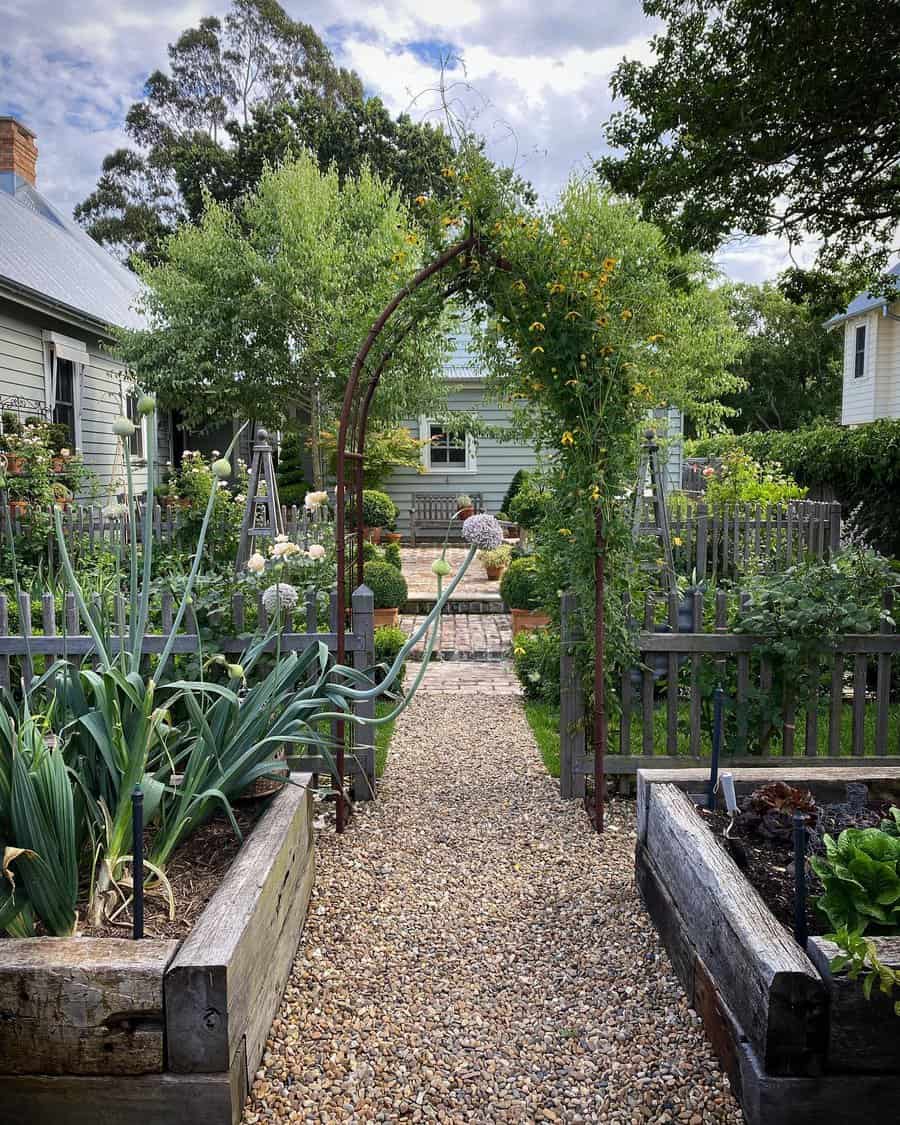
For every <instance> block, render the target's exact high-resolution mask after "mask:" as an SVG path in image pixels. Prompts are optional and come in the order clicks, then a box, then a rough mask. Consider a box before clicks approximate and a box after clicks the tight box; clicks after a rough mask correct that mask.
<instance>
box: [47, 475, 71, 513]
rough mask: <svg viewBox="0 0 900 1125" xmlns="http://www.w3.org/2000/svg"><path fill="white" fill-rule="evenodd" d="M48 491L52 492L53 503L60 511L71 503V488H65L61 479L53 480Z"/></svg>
mask: <svg viewBox="0 0 900 1125" xmlns="http://www.w3.org/2000/svg"><path fill="white" fill-rule="evenodd" d="M50 491H51V492H52V493H53V503H54V504H55V505H56V507H57V508H61V509H62V511H65V510H66V508H68V506H69V505H70V504H71V503H72V490H71V489H70V488H66V486H65V485H64V484H63V482H62V481H61V480H55V481H54V482H53V483H52V484H51V485H50Z"/></svg>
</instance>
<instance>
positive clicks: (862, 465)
mask: <svg viewBox="0 0 900 1125" xmlns="http://www.w3.org/2000/svg"><path fill="white" fill-rule="evenodd" d="M736 448H737V449H743V450H745V451H746V452H747V453H749V454H750V456H751V457H754V458H755V459H756V460H757V461H762V462H771V461H777V462H779V463H780V464H781V466H782V468H783V469H784V470H785V472H788V473H790V474H791V476H793V477H794V478H795V479H796V480H797V482H798V483H799V484H801V485H804V486H806V487H807V488H810V489H818V488H822V489H832V490H833V491H834V494H835V496H836V497H837V499H838V500H839V501H840V502H841V506H842V507H843V509H844V514H845V516H846V518H847V525H848V528H849V530H850V531H851V532H852V533H853V534H855V535H858V536H861V537H862V538H864V539H865V540H866V542H867V543H868V544H869V546H870V547H874V548H875V549H876V550H878V551H881V552H882V554H886V555H894V556H897V555H900V518H898V517H900V419H881V420H879V421H877V422H869V423H867V424H866V425H864V426H854V427H853V428H850V427H845V426H833V425H821V426H811V427H808V428H807V429H803V430H787V431H785V430H766V431H762V432H757V433H748V434H741V435H740V436H738V435H735V434H719V435H717V436H716V437H713V438H706V439H704V440H702V441H697V442H694V443H693V444H692V446H691V452H692V453H693V454H695V455H696V456H698V457H721V456H722V455H723V454H724V453H726V452H727V451H728V450H730V449H736Z"/></svg>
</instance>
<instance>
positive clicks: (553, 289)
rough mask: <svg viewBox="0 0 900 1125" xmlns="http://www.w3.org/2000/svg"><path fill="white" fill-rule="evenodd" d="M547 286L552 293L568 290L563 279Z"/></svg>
mask: <svg viewBox="0 0 900 1125" xmlns="http://www.w3.org/2000/svg"><path fill="white" fill-rule="evenodd" d="M547 288H548V289H549V290H550V292H551V293H565V291H566V287H565V285H563V283H562V282H561V281H554V282H553V284H552V285H548V286H547Z"/></svg>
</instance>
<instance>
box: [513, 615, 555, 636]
mask: <svg viewBox="0 0 900 1125" xmlns="http://www.w3.org/2000/svg"><path fill="white" fill-rule="evenodd" d="M509 616H510V619H511V621H512V635H513V636H514V637H515V636H516V635H517V634H518V633H533V632H534V630H535V629H546V628H547V626H548V625H549V624H550V617H549V615H548V614H546V613H538V612H537V611H535V610H530V609H511V610H510V611H509Z"/></svg>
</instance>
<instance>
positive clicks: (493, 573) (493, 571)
mask: <svg viewBox="0 0 900 1125" xmlns="http://www.w3.org/2000/svg"><path fill="white" fill-rule="evenodd" d="M504 570H506V567H505V566H485V568H484V573H485V574H486V575H487V576H488V579H489V580H490V581H491V582H496V581H497V579H498V578H499V577H500V576H501V574H502V573H503V572H504Z"/></svg>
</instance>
